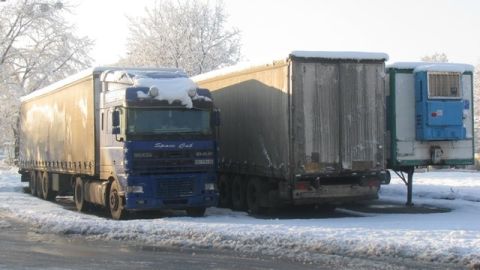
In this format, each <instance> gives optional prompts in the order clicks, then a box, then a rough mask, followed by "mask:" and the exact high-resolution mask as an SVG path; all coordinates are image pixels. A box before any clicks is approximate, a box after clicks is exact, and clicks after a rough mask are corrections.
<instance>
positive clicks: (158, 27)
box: [121, 0, 240, 75]
mask: <svg viewBox="0 0 480 270" xmlns="http://www.w3.org/2000/svg"><path fill="white" fill-rule="evenodd" d="M129 20H130V24H131V25H130V34H129V38H128V43H127V50H128V52H127V57H126V58H125V59H123V60H122V61H121V64H126V65H133V66H151V67H160V66H163V67H165V66H166V67H178V68H183V69H185V70H186V71H187V73H188V74H190V75H196V74H200V73H203V72H207V71H210V70H213V69H216V68H220V67H223V66H228V65H232V64H235V63H236V62H237V61H238V60H239V58H240V32H239V30H237V29H235V28H232V29H228V28H227V26H226V22H227V16H226V14H225V9H224V6H223V3H222V2H216V3H215V5H211V4H209V3H208V2H204V1H198V0H188V1H155V3H154V5H152V6H151V7H148V8H146V10H145V16H144V17H140V18H129Z"/></svg>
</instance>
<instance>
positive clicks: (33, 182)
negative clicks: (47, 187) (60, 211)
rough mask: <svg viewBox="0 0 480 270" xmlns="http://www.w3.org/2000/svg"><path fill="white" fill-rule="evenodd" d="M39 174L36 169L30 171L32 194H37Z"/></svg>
mask: <svg viewBox="0 0 480 270" xmlns="http://www.w3.org/2000/svg"><path fill="white" fill-rule="evenodd" d="M36 179H37V175H36V173H35V171H31V172H30V181H29V182H28V187H29V188H30V194H32V195H33V196H37V180H36Z"/></svg>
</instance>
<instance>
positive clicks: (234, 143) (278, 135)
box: [197, 61, 289, 178]
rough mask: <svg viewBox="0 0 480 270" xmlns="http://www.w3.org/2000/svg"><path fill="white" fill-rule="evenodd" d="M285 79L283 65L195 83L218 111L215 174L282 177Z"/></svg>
mask: <svg viewBox="0 0 480 270" xmlns="http://www.w3.org/2000/svg"><path fill="white" fill-rule="evenodd" d="M288 81H289V78H288V64H287V62H286V61H279V62H275V63H272V64H269V65H265V66H260V67H255V68H250V69H246V70H242V71H241V72H233V73H231V74H229V75H225V76H217V77H214V78H211V79H205V80H197V82H198V84H199V85H200V86H201V87H203V88H207V89H209V90H210V91H211V92H212V96H213V99H214V102H215V104H216V106H217V107H218V108H220V109H221V118H222V124H221V125H222V127H221V129H220V156H221V160H220V163H221V164H220V167H221V170H223V171H226V172H232V173H242V174H253V175H259V176H273V177H282V178H284V177H286V176H287V165H288V160H289V155H288V148H289V147H288V146H289V137H288V102H289V93H288V89H289V86H288Z"/></svg>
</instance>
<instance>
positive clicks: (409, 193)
mask: <svg viewBox="0 0 480 270" xmlns="http://www.w3.org/2000/svg"><path fill="white" fill-rule="evenodd" d="M393 171H394V172H395V174H397V175H398V177H400V179H402V181H403V182H404V183H405V185H406V186H407V203H406V204H405V205H406V206H413V202H412V194H413V172H414V171H415V168H414V167H413V166H412V167H401V168H397V169H396V170H393ZM404 172H405V173H406V174H407V179H405V175H404V174H403V173H404Z"/></svg>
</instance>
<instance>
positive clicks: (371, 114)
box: [193, 51, 389, 213]
mask: <svg viewBox="0 0 480 270" xmlns="http://www.w3.org/2000/svg"><path fill="white" fill-rule="evenodd" d="M387 58H388V56H387V55H386V54H383V53H357V52H306V51H297V52H292V53H291V54H290V55H289V56H288V57H287V58H286V59H285V60H280V61H273V62H272V63H269V64H265V65H257V66H251V67H244V68H242V67H240V68H238V67H234V68H227V69H224V70H219V71H214V72H210V73H206V74H202V75H199V76H196V77H193V80H194V81H195V82H196V83H197V84H198V85H199V86H201V87H204V88H208V89H210V90H211V91H212V95H213V97H214V99H215V105H216V106H217V107H218V108H219V109H220V111H221V114H222V124H221V126H220V131H219V140H220V144H219V145H220V151H219V178H218V186H219V192H220V204H221V205H223V206H232V207H233V208H234V209H248V210H249V211H250V212H252V213H258V212H262V211H263V210H266V209H267V208H270V207H276V206H281V205H284V204H293V205H312V204H317V205H321V204H324V205H335V204H339V203H343V202H354V201H359V200H370V199H376V198H378V190H379V187H380V184H381V183H386V182H388V181H389V174H388V172H387V171H386V168H385V165H386V161H385V125H386V124H385V60H386V59H387Z"/></svg>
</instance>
